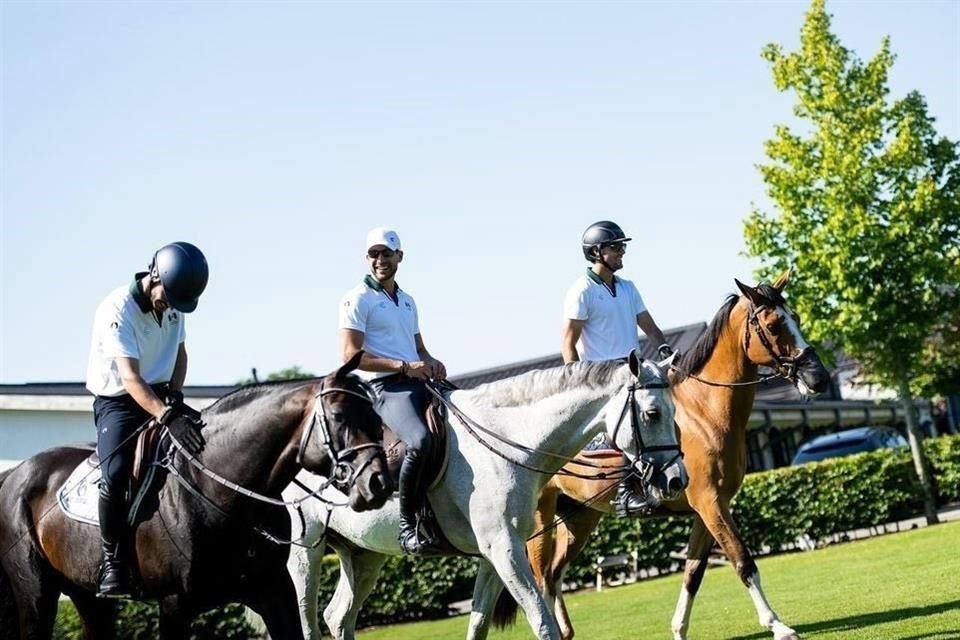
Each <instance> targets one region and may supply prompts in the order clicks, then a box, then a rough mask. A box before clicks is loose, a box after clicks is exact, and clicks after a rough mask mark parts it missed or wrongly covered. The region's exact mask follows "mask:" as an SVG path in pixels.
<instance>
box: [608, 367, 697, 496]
mask: <svg viewBox="0 0 960 640" xmlns="http://www.w3.org/2000/svg"><path fill="white" fill-rule="evenodd" d="M669 388H670V384H669V383H667V382H649V383H646V384H640V383H634V384H632V385H630V386H629V387H627V400H626V402H624V404H623V410H622V411H621V412H620V418H619V419H618V420H617V426H616V427H615V428H614V430H613V436H612V440H613V443H612V444H613V446H614V447H616V446H617V434H619V433H620V427H622V426H623V419H624V418H625V417H626V416H627V411H628V410H629V412H630V431H631V432H632V433H633V439H634V442H635V443H636V451H635V452H634V454H635V457H634V461H633V466H634V467H635V468H636V472H635V474H636V476H637V477H638V478H639V479H640V480H641V481H643V482H644V483H646V484H649V483H650V481H651V480H652V479H653V476H654V474H655V473H656V472H657V471H663V470H664V469H666V468H667V467H669V466H670V465H672V464H673V463H674V462H676V461H677V460H678V459H680V458H683V451H682V450H681V449H680V443H679V442H677V444H661V445H654V446H650V447H648V446H646V445H645V444H644V442H643V436H642V435H641V434H640V416H639V415H638V411H637V400H636V393H637V391H638V390H644V389H669ZM658 451H676V452H677V453H676V455H674V456H673V457H672V458H670V459H669V460H667V461H666V462H664V463H663V464H661V465H659V466H656V465H654V463H653V462H651V461H650V460H649V459H648V458H645V457H644V454H646V453H656V452H658Z"/></svg>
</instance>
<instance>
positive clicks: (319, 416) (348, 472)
mask: <svg viewBox="0 0 960 640" xmlns="http://www.w3.org/2000/svg"><path fill="white" fill-rule="evenodd" d="M325 384H326V383H325V382H324V381H323V380H321V381H320V390H319V391H317V393H316V395H314V402H313V417H312V419H311V420H310V423H309V424H308V425H307V427H306V428H305V429H304V430H303V435H302V436H300V446H299V448H298V449H297V464H299V465H302V464H303V453H304V451H305V450H306V448H307V443H308V442H309V441H310V434H311V433H313V427H314V425H316V424H318V423H319V425H320V437H321V438H322V443H323V446H324V449H326V451H327V457H329V458H330V461H331V462H332V463H333V471H332V472H331V474H330V479H331V480H333V482H334V483H335V484H336V485H337V487H338V488H344V487H346V488H349V487H350V486H351V485H353V483H354V482H355V481H356V479H357V478H358V477H359V476H360V474H361V473H363V471H364V470H365V469H366V468H367V466H368V465H369V464H370V463H371V462H373V460H374V457H372V456H371V457H370V458H367V460H366V461H364V463H363V464H362V465H360V466H359V467H355V466H354V465H353V463H352V462H351V461H350V460H348V459H347V458H353V457H355V456H356V454H357V452H358V451H363V450H364V449H379V450H380V451H383V445H382V444H381V443H379V442H368V443H366V444H361V445H357V446H355V447H346V448H345V449H343V450H341V451H337V449H336V447H334V439H333V432H331V431H330V421H329V420H328V419H327V408H326V405H325V404H324V403H323V397H324V396H327V395H330V394H331V393H345V394H347V395H350V396H354V397H355V398H360V399H361V400H363V401H365V402H368V403H370V405H371V406H372V405H373V400H372V399H371V398H370V396H369V395H367V394H365V393H359V392H357V391H353V390H351V389H345V388H343V387H329V388H325V387H324V385H325Z"/></svg>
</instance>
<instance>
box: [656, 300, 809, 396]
mask: <svg viewBox="0 0 960 640" xmlns="http://www.w3.org/2000/svg"><path fill="white" fill-rule="evenodd" d="M748 304H749V305H750V308H749V309H748V311H747V321H746V322H745V323H744V331H743V353H744V354H747V353H749V352H750V334H751V333H752V332H751V331H750V328H751V327H753V329H754V331H755V332H756V334H757V339H758V340H759V341H760V344H761V345H763V348H764V349H766V351H767V354H768V355H769V356H770V359H771V360H772V361H773V363H774V366H773V367H772V368H773V370H774V373H771V374H767V375H762V376H759V377H758V378H757V379H756V380H748V381H747V382H715V381H713V380H707V379H705V378H702V377H700V376H698V375H696V374H694V373H685V372H684V371H683V370H682V369H680V368H679V367H677V366H676V365H673V364H671V365H670V368H671V369H673V370H674V371H676V372H677V373H679V374H681V375H683V376H684V377H687V378H693V379H694V380H696V381H697V382H702V383H703V384H705V385H708V386H711V387H750V386H753V385H756V384H761V383H765V382H767V381H769V380H773V379H774V378H783V379H784V380H787V381H788V382H790V383H792V384H797V369H798V366H799V363H801V362H802V361H803V360H805V359H806V358H808V357H810V354H812V353H813V347H810V346H807V347H805V348H804V349H803V350H802V351H801V352H800V353H798V354H797V355H795V356H789V355H787V356H785V355H782V354H780V353H777V350H776V349H774V346H773V343H772V342H771V341H770V338H769V337H768V336H767V332H766V331H764V330H763V327H762V326H761V324H760V314H761V313H762V312H763V311H764V310H765V309H768V308H770V307H768V306H767V305H758V306H754V305H753V303H751V302H749V301H748Z"/></svg>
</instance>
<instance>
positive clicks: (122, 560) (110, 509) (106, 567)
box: [97, 485, 133, 598]
mask: <svg viewBox="0 0 960 640" xmlns="http://www.w3.org/2000/svg"><path fill="white" fill-rule="evenodd" d="M99 508H100V509H99V510H100V540H101V542H102V543H103V561H102V562H101V563H100V572H99V575H98V578H97V581H98V583H99V584H98V589H97V597H98V598H130V597H132V596H133V590H132V589H131V585H130V582H131V580H130V567H129V565H128V564H127V561H126V547H127V544H126V542H127V540H126V538H127V536H128V535H129V534H128V529H127V504H126V500H124V496H123V494H120V495H115V494H114V493H112V492H111V491H110V488H109V487H107V486H106V485H101V486H100V503H99Z"/></svg>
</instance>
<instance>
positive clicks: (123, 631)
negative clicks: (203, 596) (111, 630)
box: [53, 601, 256, 640]
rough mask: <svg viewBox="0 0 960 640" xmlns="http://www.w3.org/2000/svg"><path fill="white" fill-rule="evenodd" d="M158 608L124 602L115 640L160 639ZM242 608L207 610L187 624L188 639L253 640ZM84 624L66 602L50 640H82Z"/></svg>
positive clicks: (152, 604) (144, 603) (252, 633)
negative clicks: (188, 629) (249, 639)
mask: <svg viewBox="0 0 960 640" xmlns="http://www.w3.org/2000/svg"><path fill="white" fill-rule="evenodd" d="M157 609H158V607H157V605H156V604H155V603H150V602H123V603H122V604H121V605H120V609H119V612H118V618H117V624H116V636H115V638H116V640H153V639H154V638H158V637H159V636H160V628H159V621H160V618H159V614H158V611H157ZM245 611H246V610H245V609H244V607H243V606H242V605H239V604H229V605H227V606H225V607H222V608H220V609H214V610H213V611H208V612H207V613H204V614H203V615H201V616H199V617H198V618H197V619H196V620H194V622H193V624H191V625H190V638H191V640H210V639H211V638H217V639H218V640H221V639H222V640H247V639H248V638H254V637H256V634H255V632H254V629H253V627H252V626H251V625H250V623H249V622H247V619H246V613H245ZM82 638H83V625H81V624H80V618H79V616H78V615H77V610H76V609H74V607H73V604H72V603H71V602H69V601H66V602H61V603H60V608H59V609H58V610H57V624H56V626H55V627H54V631H53V640H81V639H82Z"/></svg>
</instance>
